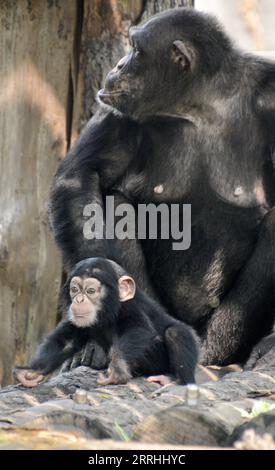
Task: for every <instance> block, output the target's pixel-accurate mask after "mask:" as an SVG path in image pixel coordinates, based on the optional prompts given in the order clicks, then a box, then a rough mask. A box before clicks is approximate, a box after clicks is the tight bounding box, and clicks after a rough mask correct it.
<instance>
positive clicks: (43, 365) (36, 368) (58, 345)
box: [14, 320, 86, 387]
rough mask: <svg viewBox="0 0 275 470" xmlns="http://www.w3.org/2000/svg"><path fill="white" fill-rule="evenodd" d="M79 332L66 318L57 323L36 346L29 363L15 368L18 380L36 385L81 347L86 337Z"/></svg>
mask: <svg viewBox="0 0 275 470" xmlns="http://www.w3.org/2000/svg"><path fill="white" fill-rule="evenodd" d="M80 333H81V332H79V329H77V328H76V327H75V326H74V325H73V324H72V323H71V322H69V321H67V320H64V321H62V322H61V323H59V325H58V326H57V327H56V329H55V330H54V331H53V332H52V333H50V334H49V335H48V336H47V337H46V339H45V340H44V342H43V343H42V344H41V346H40V347H39V348H38V350H37V352H36V354H35V356H34V358H33V359H32V360H31V362H30V365H29V366H27V367H26V366H24V367H16V368H15V371H14V372H15V375H16V377H17V378H18V380H19V381H20V382H21V383H22V384H23V385H25V386H26V387H32V386H35V385H37V384H38V383H39V382H40V381H41V380H42V379H43V376H45V375H47V374H49V373H51V372H53V371H55V370H56V369H57V368H58V367H60V366H61V364H63V362H64V361H65V360H66V359H68V358H70V357H71V356H73V354H75V353H76V352H77V351H79V350H80V349H81V348H82V347H83V344H84V343H85V340H86V338H85V337H84V336H83V335H81V334H80ZM39 378H40V379H39Z"/></svg>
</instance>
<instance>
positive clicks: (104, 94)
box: [97, 88, 126, 99]
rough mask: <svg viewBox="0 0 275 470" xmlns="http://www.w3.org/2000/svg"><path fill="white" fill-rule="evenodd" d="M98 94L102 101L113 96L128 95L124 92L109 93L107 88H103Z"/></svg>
mask: <svg viewBox="0 0 275 470" xmlns="http://www.w3.org/2000/svg"><path fill="white" fill-rule="evenodd" d="M97 94H98V97H99V98H100V99H104V98H108V97H112V96H119V95H125V94H126V93H125V91H124V90H116V91H107V90H106V89H105V88H101V90H99V91H98V93H97Z"/></svg>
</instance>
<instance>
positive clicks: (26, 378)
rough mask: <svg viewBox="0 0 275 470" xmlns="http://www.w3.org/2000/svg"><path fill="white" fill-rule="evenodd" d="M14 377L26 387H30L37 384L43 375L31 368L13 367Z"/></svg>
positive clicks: (43, 377)
mask: <svg viewBox="0 0 275 470" xmlns="http://www.w3.org/2000/svg"><path fill="white" fill-rule="evenodd" d="M14 374H15V377H16V378H17V380H19V382H20V383H21V384H22V385H23V386H24V387H26V388H32V387H36V386H37V385H39V384H40V383H41V382H43V380H44V379H45V375H43V374H41V372H39V371H34V370H31V369H15V370H14Z"/></svg>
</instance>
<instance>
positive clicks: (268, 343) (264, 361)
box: [244, 333, 275, 370]
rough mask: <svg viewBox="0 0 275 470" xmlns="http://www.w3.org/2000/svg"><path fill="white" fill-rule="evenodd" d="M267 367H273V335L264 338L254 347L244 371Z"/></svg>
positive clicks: (274, 351)
mask: <svg viewBox="0 0 275 470" xmlns="http://www.w3.org/2000/svg"><path fill="white" fill-rule="evenodd" d="M267 365H268V366H269V367H270V366H275V333H271V334H270V335H268V336H266V337H265V338H263V339H262V340H261V341H259V343H257V344H256V346H254V348H253V349H252V352H251V354H250V356H249V359H248V360H247V362H246V364H245V366H244V369H245V370H251V369H255V368H257V369H258V368H260V367H265V366H267Z"/></svg>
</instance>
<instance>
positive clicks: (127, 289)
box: [118, 276, 136, 302]
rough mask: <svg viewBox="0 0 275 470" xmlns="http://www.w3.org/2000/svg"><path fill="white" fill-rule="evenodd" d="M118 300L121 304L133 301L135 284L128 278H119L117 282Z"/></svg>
mask: <svg viewBox="0 0 275 470" xmlns="http://www.w3.org/2000/svg"><path fill="white" fill-rule="evenodd" d="M118 290H119V298H120V301H121V302H125V301H126V300H130V299H133V298H134V297H135V293H136V283H135V281H134V279H133V278H132V277H130V276H121V277H120V278H119V280H118Z"/></svg>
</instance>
